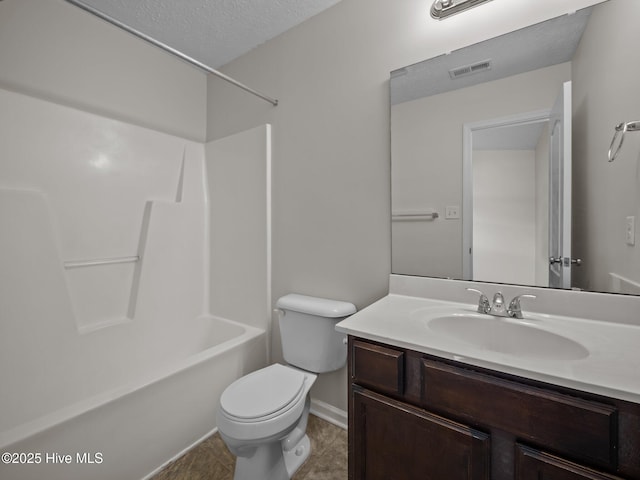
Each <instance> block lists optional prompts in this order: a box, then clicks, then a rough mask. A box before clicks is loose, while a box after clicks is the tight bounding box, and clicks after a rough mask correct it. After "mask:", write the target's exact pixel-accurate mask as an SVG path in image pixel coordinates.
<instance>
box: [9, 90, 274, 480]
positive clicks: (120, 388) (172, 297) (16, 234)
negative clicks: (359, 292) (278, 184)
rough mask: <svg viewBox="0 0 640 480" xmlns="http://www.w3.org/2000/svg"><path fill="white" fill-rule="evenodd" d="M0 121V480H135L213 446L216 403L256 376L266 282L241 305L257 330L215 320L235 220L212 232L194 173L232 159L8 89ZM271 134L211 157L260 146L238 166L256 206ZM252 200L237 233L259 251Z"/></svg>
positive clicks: (237, 139) (211, 209)
mask: <svg viewBox="0 0 640 480" xmlns="http://www.w3.org/2000/svg"><path fill="white" fill-rule="evenodd" d="M0 106H1V108H0V152H1V154H2V160H1V161H0V232H1V233H0V272H1V275H0V329H1V335H0V385H2V389H1V390H0V447H1V448H0V451H2V452H9V453H12V454H13V460H12V459H9V461H8V462H4V463H2V464H0V477H2V478H10V479H21V478H37V477H38V478H39V477H42V478H44V477H45V476H46V478H49V479H56V478H61V479H62V478H65V479H73V478H88V477H91V478H95V479H99V478H105V479H106V478H110V479H116V478H123V479H124V478H127V479H129V478H143V477H145V476H147V475H149V474H151V473H152V472H153V471H155V469H157V468H158V467H160V466H161V465H162V464H163V463H165V462H166V461H168V460H170V459H171V458H172V457H173V456H175V455H177V454H178V453H180V452H181V451H183V450H184V449H185V448H188V447H189V446H190V445H192V444H194V443H195V442H197V441H199V440H200V439H201V438H202V437H203V436H206V435H207V434H209V433H210V432H211V431H212V430H213V429H214V428H215V423H214V418H215V417H214V412H215V408H216V406H217V402H218V399H219V396H220V393H221V392H222V390H223V389H224V387H225V386H226V385H228V384H229V383H230V382H232V381H233V380H234V379H235V378H238V377H239V376H242V375H243V374H245V373H247V372H248V371H251V370H253V369H256V368H258V367H260V366H263V365H264V364H265V363H266V356H267V352H266V335H265V329H266V328H267V321H268V318H269V307H268V298H269V295H268V293H269V288H268V275H267V274H265V275H263V276H261V277H260V280H261V282H262V283H261V284H260V286H259V287H258V288H257V289H256V290H255V292H257V293H258V294H262V295H264V296H263V297H262V298H259V299H258V300H257V301H256V299H255V298H254V299H253V300H252V301H250V302H249V303H251V302H253V303H254V304H256V303H257V305H258V306H257V307H256V308H255V309H254V310H255V311H256V312H261V311H263V312H264V316H263V317H261V316H260V314H257V315H253V318H230V317H229V316H226V315H225V317H226V318H222V317H221V316H220V315H219V314H218V311H219V310H220V309H219V308H217V307H218V306H217V305H216V304H215V297H216V295H215V292H216V291H217V290H218V284H219V283H220V282H221V281H222V279H224V273H225V270H224V269H225V268H228V269H229V271H230V275H231V274H232V273H231V269H232V268H233V262H229V258H231V259H233V258H234V256H238V257H239V258H240V257H242V256H243V252H242V251H239V252H233V251H231V252H229V253H228V255H227V257H229V258H227V259H226V260H227V265H219V262H218V263H216V262H215V261H214V262H212V258H218V257H220V256H221V254H220V252H214V253H213V255H211V253H212V252H211V251H210V250H211V249H210V245H211V244H212V242H211V240H212V238H215V237H216V236H217V235H218V232H220V234H223V232H228V231H229V228H230V227H232V225H233V223H232V222H240V223H242V222H243V220H244V219H243V217H242V215H244V213H243V212H240V215H239V216H237V217H235V218H234V217H233V216H230V217H229V218H228V220H227V224H225V220H224V219H223V220H221V221H219V222H218V221H215V219H217V218H219V217H220V215H219V214H216V213H215V212H216V208H217V206H212V205H211V204H210V202H209V191H208V190H209V187H208V183H209V182H208V177H207V170H208V169H212V170H214V171H216V172H218V171H221V172H224V168H222V169H221V167H220V165H221V164H222V165H225V164H226V163H229V162H232V161H235V160H237V159H229V158H220V155H218V154H219V152H220V149H219V148H218V146H217V143H216V142H210V143H209V144H206V145H205V144H201V143H198V142H194V141H190V140H185V139H184V138H180V137H176V136H172V135H168V134H166V133H161V132H158V131H154V130H150V129H146V128H142V127H139V126H136V125H133V124H129V123H125V122H122V121H117V120H113V119H109V118H106V117H102V116H99V115H95V114H92V113H87V112H85V111H82V110H77V109H74V108H70V107H66V106H61V105H58V104H55V103H51V102H48V101H45V100H41V99H38V98H34V97H31V96H28V95H24V94H20V93H15V92H12V91H8V90H0ZM268 135H269V127H268V126H265V127H260V128H259V129H254V130H252V131H249V132H245V133H242V134H238V135H236V136H234V137H229V138H227V139H223V140H221V141H222V142H224V144H225V145H226V148H228V146H229V145H233V144H235V143H237V145H239V146H240V145H246V144H247V143H252V142H253V144H254V145H256V148H255V149H254V150H255V152H257V153H256V154H254V155H253V157H251V158H245V159H243V160H244V161H245V162H246V164H244V165H243V167H244V168H245V174H246V175H248V176H250V175H252V174H253V173H257V174H258V175H259V178H260V179H261V181H262V182H263V183H264V188H263V191H262V192H258V194H257V195H260V194H261V193H262V194H264V195H265V198H266V195H267V194H268V185H267V180H268V166H267V168H265V165H266V164H265V159H268V158H269V152H268V147H269V144H268ZM219 142H220V141H219ZM210 178H211V172H209V179H210ZM218 181H219V180H218ZM254 181H255V180H254ZM245 193H246V192H243V191H242V189H240V190H239V191H237V192H236V194H237V195H238V196H239V197H242V196H243V195H244V194H245ZM252 195H256V193H255V192H254V193H253V194H252ZM265 198H259V199H256V204H257V205H262V208H263V210H260V211H258V212H257V213H256V212H252V214H251V215H252V217H251V219H249V221H250V222H254V223H255V222H258V223H259V225H258V226H257V228H258V229H260V230H261V231H264V234H265V235H267V234H268V231H269V230H268V226H266V224H267V222H268V219H269V215H268V212H267V211H264V204H265V203H267V204H268V202H265ZM228 200H229V204H227V205H225V206H224V208H225V209H226V210H231V211H233V205H234V201H235V199H234V198H230V199H228ZM258 200H259V201H258ZM245 203H246V202H245ZM212 218H213V219H214V221H215V223H213V222H212V220H211V219H212ZM263 223H264V224H263ZM227 234H228V233H227ZM261 240H262V241H264V239H261ZM214 244H215V242H214ZM264 244H266V245H268V241H267V242H265V243H264ZM268 255H269V252H268V251H267V250H266V249H265V252H263V255H261V256H260V258H258V259H257V260H256V265H255V266H256V270H258V271H259V272H261V273H264V272H263V271H264V270H265V267H264V265H263V264H265V265H268ZM239 261H241V260H239ZM218 266H220V268H217V267H218ZM212 268H213V269H214V270H215V275H214V276H213V278H214V281H213V282H212V281H211V278H212V275H211V274H210V271H211V269H212ZM245 273H246V268H245ZM267 273H268V269H267ZM220 288H229V287H228V286H224V287H223V286H222V285H220ZM212 292H214V294H212ZM210 298H214V302H210ZM210 303H214V304H213V305H210ZM225 308H226V309H227V310H226V311H229V312H231V311H233V308H232V306H229V305H226V306H225ZM239 311H240V312H242V309H240V310H239ZM240 315H242V313H240ZM16 454H39V455H37V456H32V460H33V461H32V462H28V461H27V460H28V458H26V457H24V456H18V455H16ZM55 454H59V455H60V457H56V456H55ZM47 455H54V456H47ZM67 455H70V456H71V457H66V456H67ZM57 458H61V459H63V460H66V459H68V458H71V461H70V462H66V461H61V462H57V461H56V459H57ZM3 460H5V457H3ZM14 460H15V461H14ZM38 460H39V461H38ZM89 460H92V461H89Z"/></svg>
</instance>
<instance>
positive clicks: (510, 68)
mask: <svg viewBox="0 0 640 480" xmlns="http://www.w3.org/2000/svg"><path fill="white" fill-rule="evenodd" d="M590 14H591V9H590V8H585V9H583V10H580V11H578V12H576V13H574V14H572V15H563V16H561V17H557V18H554V19H551V20H547V21H546V22H542V23H539V24H536V25H532V26H530V27H527V28H523V29H521V30H517V31H515V32H512V33H508V34H506V35H502V36H499V37H496V38H492V39H491V40H486V41H484V42H481V43H477V44H475V45H471V46H469V47H466V48H462V49H460V50H455V51H454V52H452V53H450V54H448V55H440V56H439V57H435V58H431V59H429V60H425V61H423V62H420V63H416V64H414V65H410V66H408V67H404V68H401V69H398V70H395V71H393V72H391V104H392V105H396V104H398V103H402V102H408V101H411V100H415V99H417V98H422V97H426V96H430V95H436V94H439V93H444V92H448V91H451V90H457V89H459V88H464V87H469V86H472V85H477V84H478V83H483V82H489V81H492V80H497V79H499V78H505V77H509V76H511V75H516V74H518V73H524V72H529V71H531V70H536V69H538V68H543V67H548V66H551V65H557V64H559V63H563V62H568V61H570V60H571V58H572V57H573V54H574V52H575V50H576V48H577V46H578V43H580V39H581V38H582V32H583V31H584V29H585V27H586V25H587V22H588V21H589V16H590ZM486 60H491V69H490V70H486V71H483V72H481V73H476V74H474V75H469V76H464V77H459V78H456V79H451V77H450V76H449V70H451V69H454V68H458V67H461V66H464V65H472V64H475V63H477V62H484V61H486Z"/></svg>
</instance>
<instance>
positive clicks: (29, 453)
mask: <svg viewBox="0 0 640 480" xmlns="http://www.w3.org/2000/svg"><path fill="white" fill-rule="evenodd" d="M151 350H152V351H153V350H155V351H154V354H153V355H146V354H145V352H144V351H140V350H139V347H137V348H136V350H131V351H127V349H126V348H124V349H122V350H119V351H117V352H113V354H114V357H117V358H118V359H119V360H122V357H126V358H125V360H126V361H124V362H123V361H116V362H113V363H112V364H111V367H112V368H111V370H110V371H109V370H108V369H103V370H101V371H100V373H99V375H100V376H101V377H104V378H103V379H101V382H99V383H101V384H103V385H114V384H115V386H112V387H111V388H109V387H108V389H107V390H106V391H102V392H101V393H99V394H94V395H91V396H89V397H82V396H81V395H82V392H83V391H86V389H83V388H75V391H76V397H77V398H76V399H75V401H72V402H69V403H68V404H67V405H65V406H63V407H62V408H57V409H56V410H55V411H50V412H46V413H44V414H42V415H39V416H37V417H35V418H30V419H27V420H26V421H22V422H21V423H20V424H17V425H12V426H11V427H10V428H6V429H5V430H3V431H0V453H2V454H3V457H2V463H0V478H2V479H3V480H21V479H30V480H32V479H36V478H38V479H39V478H42V479H45V478H46V479H47V480H56V479H60V480H63V479H64V480H75V479H82V480H84V479H88V478H90V479H92V480H100V479H104V480H118V479H122V480H138V479H142V478H147V477H150V476H151V475H152V474H153V473H155V472H156V471H157V470H158V469H159V468H160V467H162V466H163V465H164V464H166V463H167V462H168V461H170V460H171V459H173V458H175V457H176V456H177V455H179V454H180V453H181V452H183V451H184V450H186V449H188V448H189V447H191V446H192V445H194V444H195V443H197V442H199V441H200V440H201V439H203V438H204V437H206V436H208V435H209V434H211V433H212V431H213V430H214V429H215V414H214V413H215V410H216V408H217V405H218V401H219V398H220V395H221V393H222V391H223V390H224V388H225V387H226V386H227V385H229V384H230V383H231V382H232V381H234V380H235V379H236V378H239V377H240V376H242V375H244V374H246V373H248V372H249V371H253V370H255V369H257V368H260V367H262V366H264V364H265V361H266V338H265V332H264V330H261V329H257V328H254V327H250V326H246V325H242V324H239V323H236V322H232V321H229V320H225V319H222V318H217V317H211V316H205V317H200V318H198V319H195V320H193V321H191V322H187V325H186V326H185V328H184V329H181V330H179V331H176V332H175V333H174V335H173V338H172V339H171V349H170V350H164V352H167V354H166V356H165V357H166V358H165V357H163V358H164V360H165V361H159V358H158V355H160V356H162V355H163V350H158V349H157V348H155V349H151ZM123 364H124V365H127V368H123V367H122V365H123ZM159 364H164V366H162V367H157V366H158V365H159ZM88 375H91V372H88ZM64 376H65V373H64V371H63V372H61V373H60V378H61V380H64ZM87 380H88V381H87V383H88V384H93V383H97V382H92V381H89V380H90V379H87ZM58 383H59V385H60V388H61V389H67V390H68V389H69V388H71V387H70V386H69V382H65V381H60V382H58ZM76 387H77V386H76ZM80 387H81V385H80ZM0 388H2V387H0ZM58 393H60V394H61V395H57V394H58ZM49 395H51V396H52V397H60V398H61V397H65V396H66V397H69V392H68V391H65V392H42V397H43V398H41V399H38V398H36V399H33V398H25V404H29V405H30V406H31V405H34V406H37V405H38V404H43V405H46V404H55V403H56V402H52V401H49V399H48V398H44V397H47V396H49ZM38 400H42V401H41V402H39V401H38ZM52 400H53V398H52ZM0 407H1V406H0ZM34 408H35V407H34ZM34 411H38V410H37V409H35V410H34ZM0 413H1V414H2V415H3V416H5V424H6V425H10V424H11V421H10V419H7V418H6V415H10V414H11V412H8V411H6V410H4V411H2V412H0ZM7 461H8V463H7Z"/></svg>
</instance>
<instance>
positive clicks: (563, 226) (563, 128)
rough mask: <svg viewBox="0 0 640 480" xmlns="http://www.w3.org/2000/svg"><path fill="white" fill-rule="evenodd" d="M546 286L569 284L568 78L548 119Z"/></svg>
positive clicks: (569, 119)
mask: <svg viewBox="0 0 640 480" xmlns="http://www.w3.org/2000/svg"><path fill="white" fill-rule="evenodd" d="M549 131H550V135H551V138H550V142H549V144H550V152H549V255H550V258H549V286H550V287H555V288H571V82H566V83H564V84H563V86H562V91H561V92H560V95H559V96H558V98H557V99H556V103H555V105H554V106H553V109H552V110H551V118H550V123H549Z"/></svg>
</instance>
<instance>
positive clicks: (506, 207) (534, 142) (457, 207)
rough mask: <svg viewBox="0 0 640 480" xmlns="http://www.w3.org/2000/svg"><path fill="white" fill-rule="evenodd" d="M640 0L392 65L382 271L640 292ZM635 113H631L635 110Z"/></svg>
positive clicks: (614, 0)
mask: <svg viewBox="0 0 640 480" xmlns="http://www.w3.org/2000/svg"><path fill="white" fill-rule="evenodd" d="M639 18H640V2H635V1H629V0H608V1H606V2H603V3H599V4H597V5H595V6H593V7H589V8H587V9H584V10H579V11H578V12H575V13H572V14H568V15H564V16H561V17H558V18H555V19H551V20H548V21H546V22H542V23H540V24H536V25H532V26H530V27H527V28H524V29H522V30H518V31H516V32H512V33H509V34H506V35H502V36H500V37H496V38H494V39H490V40H487V41H484V42H481V43H478V44H476V45H472V46H469V47H466V48H462V49H460V50H457V51H454V52H452V53H450V54H446V55H441V56H439V57H435V58H432V59H428V60H425V61H423V62H420V63H417V64H414V65H410V66H407V67H404V68H401V69H398V70H395V71H393V72H391V79H390V95H391V152H392V155H391V157H392V159H391V169H392V173H391V178H392V182H391V183H392V186H391V198H392V208H391V209H392V222H391V223H392V272H393V273H395V274H405V275H420V276H430V277H443V278H453V279H461V280H476V281H491V282H497V283H510V284H518V285H535V286H543V287H553V288H572V289H581V290H588V291H598V292H610V293H625V294H634V295H640V238H638V239H637V242H638V244H637V245H636V239H635V234H636V232H635V221H636V218H638V220H639V221H640V217H639V215H640V133H632V132H631V131H628V132H626V134H625V137H624V144H623V146H622V148H621V149H620V152H619V154H618V156H617V158H616V160H615V162H608V158H607V154H608V150H609V148H610V144H611V141H612V137H613V134H614V128H615V126H616V125H618V124H619V123H620V122H631V121H636V120H638V119H640V93H639V92H638V91H637V80H636V79H637V78H639V76H640V62H637V61H635V60H634V59H636V58H637V52H636V51H635V47H634V43H635V42H634V38H635V31H636V29H637V27H636V24H637V20H638V19H639ZM636 117H638V118H636Z"/></svg>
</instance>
